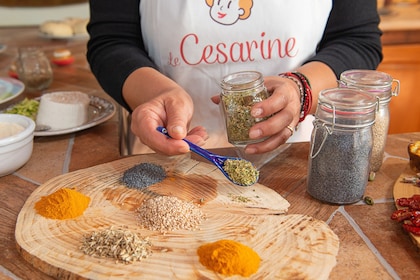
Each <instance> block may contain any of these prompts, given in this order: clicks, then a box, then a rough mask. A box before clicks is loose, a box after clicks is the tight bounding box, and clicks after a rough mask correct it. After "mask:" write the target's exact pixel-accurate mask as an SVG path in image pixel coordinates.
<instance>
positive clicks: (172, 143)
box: [131, 87, 208, 155]
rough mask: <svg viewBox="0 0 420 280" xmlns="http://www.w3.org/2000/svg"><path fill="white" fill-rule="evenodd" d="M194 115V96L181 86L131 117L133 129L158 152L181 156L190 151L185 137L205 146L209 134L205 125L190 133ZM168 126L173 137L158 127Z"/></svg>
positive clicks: (135, 110) (139, 107) (135, 112)
mask: <svg viewBox="0 0 420 280" xmlns="http://www.w3.org/2000/svg"><path fill="white" fill-rule="evenodd" d="M192 114H193V102H192V99H191V97H190V96H189V95H188V93H186V92H185V91H184V90H182V89H181V88H179V87H173V88H172V89H170V90H168V91H166V92H163V93H161V94H159V95H157V96H156V97H154V98H152V99H151V100H149V101H147V102H144V103H143V104H141V105H139V106H137V107H136V108H135V109H134V111H133V113H132V119H131V130H132V132H133V133H134V134H135V135H136V136H137V137H138V138H139V139H140V141H141V142H142V143H143V144H145V145H147V146H149V147H150V148H151V149H153V150H154V151H156V152H158V153H162V154H166V155H177V154H182V153H186V152H188V151H189V146H188V144H187V143H186V142H185V141H182V140H181V139H183V138H188V139H189V140H190V141H191V142H194V143H196V144H197V145H202V144H203V143H204V141H205V140H206V139H207V137H208V135H207V132H206V130H205V129H204V128H203V127H195V128H193V129H192V130H191V131H189V132H188V128H189V123H190V120H191V117H192ZM158 126H164V127H166V128H167V129H168V133H169V135H170V136H171V137H172V138H168V137H166V136H165V135H162V134H161V133H160V132H158V131H157V130H156V128H157V127H158Z"/></svg>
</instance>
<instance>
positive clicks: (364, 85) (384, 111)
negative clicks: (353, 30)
mask: <svg viewBox="0 0 420 280" xmlns="http://www.w3.org/2000/svg"><path fill="white" fill-rule="evenodd" d="M339 84H340V87H355V88H359V89H362V90H364V91H367V92H369V93H371V94H373V95H375V96H376V98H377V99H378V100H379V107H378V111H377V112H376V120H375V124H374V125H373V127H372V130H373V147H372V156H371V160H370V170H371V171H373V172H377V171H378V170H379V169H380V168H381V166H382V162H383V158H384V152H385V145H386V138H387V135H388V129H389V121H390V113H389V102H390V101H391V98H392V97H393V96H397V95H398V93H399V90H400V83H399V81H398V80H396V79H393V78H392V77H391V76H390V75H388V74H387V73H383V72H380V71H375V70H348V71H345V72H343V73H342V74H341V75H340V83H339Z"/></svg>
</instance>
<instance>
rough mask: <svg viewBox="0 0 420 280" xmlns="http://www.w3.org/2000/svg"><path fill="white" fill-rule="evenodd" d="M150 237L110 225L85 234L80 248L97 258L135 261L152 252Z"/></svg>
mask: <svg viewBox="0 0 420 280" xmlns="http://www.w3.org/2000/svg"><path fill="white" fill-rule="evenodd" d="M151 247H152V244H151V242H150V241H149V240H148V238H147V237H146V238H143V237H141V236H140V235H138V234H136V233H134V232H132V231H130V230H128V229H125V228H114V227H110V228H108V229H105V230H100V231H93V232H92V233H91V234H89V235H86V236H84V239H83V244H82V246H81V247H80V249H81V250H82V251H83V253H85V254H86V255H89V256H93V257H97V258H103V257H107V258H114V259H116V261H117V262H123V263H133V262H135V261H141V260H142V259H145V258H147V257H148V256H150V255H151V254H152V251H151Z"/></svg>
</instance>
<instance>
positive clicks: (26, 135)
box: [0, 114, 35, 177]
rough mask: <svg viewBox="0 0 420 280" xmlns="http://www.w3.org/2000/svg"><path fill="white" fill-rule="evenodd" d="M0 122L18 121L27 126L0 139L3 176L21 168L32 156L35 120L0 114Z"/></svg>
mask: <svg viewBox="0 0 420 280" xmlns="http://www.w3.org/2000/svg"><path fill="white" fill-rule="evenodd" d="M0 122H1V123H4V122H8V123H17V124H19V125H21V126H23V127H24V128H25V129H24V130H23V131H21V132H19V133H17V134H15V135H12V136H9V137H6V138H2V139H0V177H1V176H5V175H7V174H10V173H12V172H14V171H16V170H17V169H19V168H21V167H22V166H23V165H24V164H25V163H26V162H27V161H28V160H29V158H30V157H31V155H32V148H33V143H34V130H35V122H34V121H33V120H32V119H30V118H28V117H25V116H21V115H16V114H0Z"/></svg>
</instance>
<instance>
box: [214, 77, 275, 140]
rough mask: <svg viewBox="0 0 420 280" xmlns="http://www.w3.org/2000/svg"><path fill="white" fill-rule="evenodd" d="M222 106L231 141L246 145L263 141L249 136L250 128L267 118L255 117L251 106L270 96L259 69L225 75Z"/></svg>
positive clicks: (222, 83)
mask: <svg viewBox="0 0 420 280" xmlns="http://www.w3.org/2000/svg"><path fill="white" fill-rule="evenodd" d="M221 87H222V93H221V96H220V97H221V106H222V108H223V114H224V117H225V122H226V130H227V136H228V141H229V143H231V144H233V145H246V144H249V143H255V142H260V141H263V140H264V139H258V140H252V139H250V138H249V130H250V128H251V127H252V126H253V125H254V124H256V123H258V122H261V121H264V120H266V119H267V118H254V117H253V116H252V115H251V108H252V106H253V105H254V104H256V103H258V102H261V101H263V100H265V99H267V98H268V97H269V94H268V92H267V89H266V88H265V86H264V80H263V76H262V74H261V73H260V72H257V71H243V72H237V73H233V74H229V75H227V76H225V77H224V78H223V80H222V82H221Z"/></svg>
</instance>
